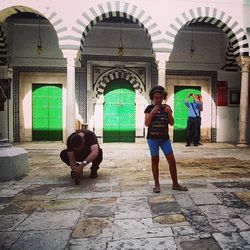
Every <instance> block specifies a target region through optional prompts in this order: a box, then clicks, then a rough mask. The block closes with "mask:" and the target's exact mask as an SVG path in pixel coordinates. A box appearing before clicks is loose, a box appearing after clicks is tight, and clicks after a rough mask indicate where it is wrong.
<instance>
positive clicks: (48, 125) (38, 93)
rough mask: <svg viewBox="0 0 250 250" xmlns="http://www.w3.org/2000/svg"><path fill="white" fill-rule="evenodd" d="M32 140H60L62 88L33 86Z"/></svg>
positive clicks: (53, 85)
mask: <svg viewBox="0 0 250 250" xmlns="http://www.w3.org/2000/svg"><path fill="white" fill-rule="evenodd" d="M32 140H33V141H61V140H62V86H61V85H60V84H48V85H47V84H33V86H32Z"/></svg>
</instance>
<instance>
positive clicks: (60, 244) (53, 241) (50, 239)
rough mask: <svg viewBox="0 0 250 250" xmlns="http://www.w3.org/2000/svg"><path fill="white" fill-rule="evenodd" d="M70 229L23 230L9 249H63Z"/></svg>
mask: <svg viewBox="0 0 250 250" xmlns="http://www.w3.org/2000/svg"><path fill="white" fill-rule="evenodd" d="M70 233H71V230H50V231H28V232H24V233H23V234H22V235H21V237H20V238H18V240H17V241H16V242H15V244H14V245H13V246H12V248H11V249H14V250H19V249H20V250H22V249H29V250H33V249H34V250H50V249H54V250H60V249H64V248H65V246H66V244H67V242H68V239H69V236H70Z"/></svg>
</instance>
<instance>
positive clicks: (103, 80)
mask: <svg viewBox="0 0 250 250" xmlns="http://www.w3.org/2000/svg"><path fill="white" fill-rule="evenodd" d="M119 78H121V79H125V80H127V81H128V82H130V83H131V84H132V86H133V87H134V89H135V90H136V91H138V92H139V93H142V92H143V91H145V89H144V88H145V87H144V86H143V83H142V81H141V79H140V77H139V76H137V75H136V74H135V73H134V72H132V71H131V70H128V69H124V68H115V69H111V70H108V71H106V72H104V73H103V74H102V75H101V76H100V77H99V78H98V79H97V81H96V83H95V89H94V90H95V93H96V96H97V97H98V96H100V95H102V94H103V92H104V89H105V87H106V85H107V84H108V83H109V82H111V81H112V80H114V79H119Z"/></svg>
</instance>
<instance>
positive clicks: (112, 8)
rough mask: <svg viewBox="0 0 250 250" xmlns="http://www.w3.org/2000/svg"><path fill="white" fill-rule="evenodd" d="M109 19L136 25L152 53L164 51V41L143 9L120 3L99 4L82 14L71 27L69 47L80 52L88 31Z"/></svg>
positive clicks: (154, 23)
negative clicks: (122, 20)
mask: <svg viewBox="0 0 250 250" xmlns="http://www.w3.org/2000/svg"><path fill="white" fill-rule="evenodd" d="M109 17H123V18H126V19H129V20H131V21H133V22H134V23H137V24H138V25H139V26H140V27H141V28H142V29H144V30H145V32H146V34H147V36H148V37H149V39H150V41H151V46H152V48H153V50H154V51H162V50H164V48H163V47H164V39H163V37H162V36H163V35H162V32H161V30H160V29H159V27H158V25H157V23H156V22H155V21H154V20H153V18H152V17H151V16H149V15H148V14H147V13H146V12H145V11H144V10H143V9H140V8H139V7H137V6H135V5H132V4H130V3H124V2H120V1H115V2H106V3H100V4H97V5H96V6H93V7H91V8H89V9H88V11H86V12H83V13H82V15H81V17H80V18H78V19H77V20H76V22H75V24H74V26H73V27H72V31H73V35H72V39H71V43H72V44H71V46H72V45H74V46H75V48H77V49H79V47H80V50H82V47H83V42H84V39H85V38H86V36H87V34H88V32H89V31H90V29H91V28H92V27H93V26H95V25H96V24H97V23H98V22H100V21H102V20H105V19H107V18H109Z"/></svg>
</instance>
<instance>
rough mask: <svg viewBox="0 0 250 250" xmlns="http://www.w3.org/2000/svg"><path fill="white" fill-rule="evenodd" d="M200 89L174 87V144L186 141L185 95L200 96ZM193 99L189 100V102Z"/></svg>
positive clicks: (186, 108) (186, 116)
mask: <svg viewBox="0 0 250 250" xmlns="http://www.w3.org/2000/svg"><path fill="white" fill-rule="evenodd" d="M200 92H201V88H200V87H193V86H175V87H174V142H185V141H186V126H187V118H188V107H187V106H186V105H185V100H186V98H187V95H189V94H191V93H193V94H197V95H198V94H200ZM191 100H193V98H191V99H190V101H191Z"/></svg>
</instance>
